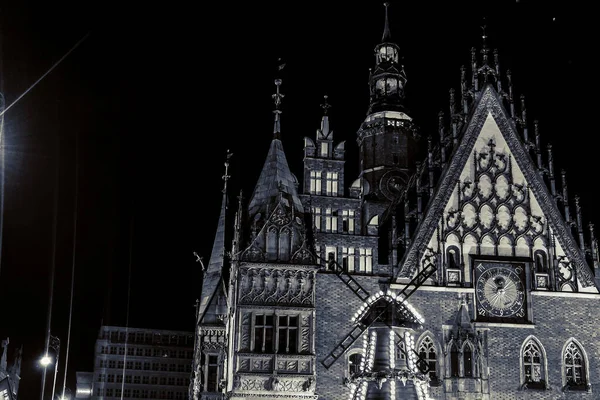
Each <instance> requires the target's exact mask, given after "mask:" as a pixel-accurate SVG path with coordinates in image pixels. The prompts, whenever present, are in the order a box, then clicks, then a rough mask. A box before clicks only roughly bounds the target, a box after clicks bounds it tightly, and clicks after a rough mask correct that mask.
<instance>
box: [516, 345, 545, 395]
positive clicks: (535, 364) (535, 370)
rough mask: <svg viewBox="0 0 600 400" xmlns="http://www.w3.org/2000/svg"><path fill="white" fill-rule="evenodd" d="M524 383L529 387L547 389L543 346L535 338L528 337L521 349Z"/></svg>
mask: <svg viewBox="0 0 600 400" xmlns="http://www.w3.org/2000/svg"><path fill="white" fill-rule="evenodd" d="M521 354H522V356H521V364H522V366H521V368H522V373H523V375H522V377H523V383H524V384H525V385H526V386H524V387H526V388H527V389H545V388H546V385H545V382H546V368H545V357H544V352H543V347H542V345H541V344H539V343H538V342H537V341H536V340H535V339H533V338H529V339H526V340H525V342H524V345H523V348H522V350H521Z"/></svg>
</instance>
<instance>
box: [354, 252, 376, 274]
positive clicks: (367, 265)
mask: <svg viewBox="0 0 600 400" xmlns="http://www.w3.org/2000/svg"><path fill="white" fill-rule="evenodd" d="M358 255H359V259H358V271H359V272H363V273H367V274H370V273H372V272H373V251H372V250H371V249H365V248H360V249H359V252H358Z"/></svg>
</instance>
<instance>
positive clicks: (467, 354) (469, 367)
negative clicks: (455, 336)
mask: <svg viewBox="0 0 600 400" xmlns="http://www.w3.org/2000/svg"><path fill="white" fill-rule="evenodd" d="M463 368H464V375H463V376H465V377H472V376H473V349H472V348H471V345H470V344H469V343H465V344H464V345H463Z"/></svg>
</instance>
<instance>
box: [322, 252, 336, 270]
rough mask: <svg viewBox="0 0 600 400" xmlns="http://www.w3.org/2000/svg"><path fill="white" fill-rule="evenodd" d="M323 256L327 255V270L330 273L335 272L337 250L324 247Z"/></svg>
mask: <svg viewBox="0 0 600 400" xmlns="http://www.w3.org/2000/svg"><path fill="white" fill-rule="evenodd" d="M325 254H327V268H328V269H330V270H331V271H337V269H338V266H337V248H335V247H334V246H325Z"/></svg>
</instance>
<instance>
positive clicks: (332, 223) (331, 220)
mask: <svg viewBox="0 0 600 400" xmlns="http://www.w3.org/2000/svg"><path fill="white" fill-rule="evenodd" d="M325 231H326V232H337V211H333V210H332V209H331V208H326V209H325Z"/></svg>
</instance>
